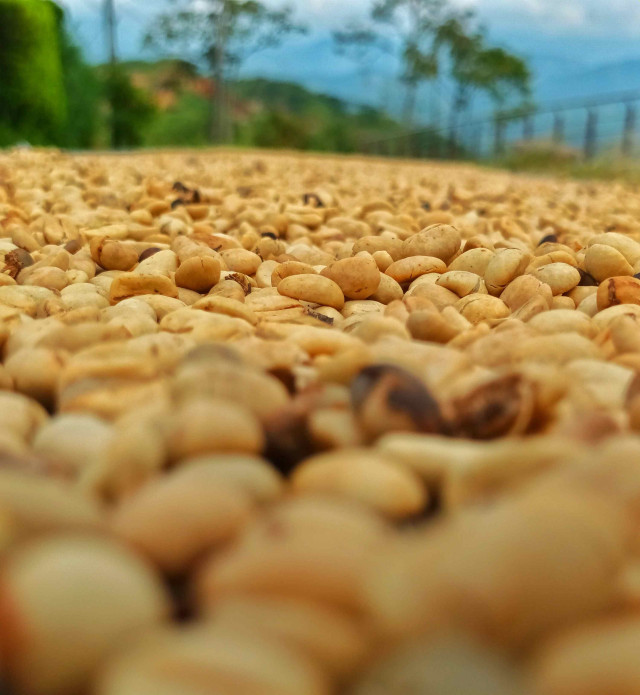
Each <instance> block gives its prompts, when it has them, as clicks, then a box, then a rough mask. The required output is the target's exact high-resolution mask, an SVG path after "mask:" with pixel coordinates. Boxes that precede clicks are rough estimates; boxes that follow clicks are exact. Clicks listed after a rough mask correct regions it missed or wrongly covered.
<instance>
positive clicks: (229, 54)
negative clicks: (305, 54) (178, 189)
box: [145, 0, 305, 142]
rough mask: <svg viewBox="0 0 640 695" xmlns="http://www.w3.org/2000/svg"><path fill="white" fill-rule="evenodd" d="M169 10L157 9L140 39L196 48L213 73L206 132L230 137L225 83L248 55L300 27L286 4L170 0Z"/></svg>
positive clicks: (221, 139) (253, 0)
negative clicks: (276, 5)
mask: <svg viewBox="0 0 640 695" xmlns="http://www.w3.org/2000/svg"><path fill="white" fill-rule="evenodd" d="M170 1H171V3H172V5H173V6H174V11H170V12H165V13H162V14H160V15H159V16H158V17H156V19H155V20H154V22H153V24H152V25H151V27H150V29H149V31H148V33H147V36H146V39H145V43H146V45H147V46H152V47H153V46H156V47H162V48H169V49H176V48H179V49H182V50H183V51H185V50H186V51H187V52H189V53H191V52H192V51H195V53H196V55H197V60H198V62H200V63H201V64H202V63H204V64H205V65H206V67H207V69H208V70H209V72H210V74H211V77H212V90H211V103H210V127H209V130H210V135H211V139H212V140H213V141H215V142H227V141H229V140H230V136H231V133H230V130H231V122H230V114H229V111H230V109H229V93H228V90H227V83H228V81H229V79H230V74H231V73H232V71H234V70H235V71H237V70H238V69H239V67H240V66H241V65H242V63H243V62H244V61H245V60H246V59H247V58H248V57H249V56H250V55H252V54H254V53H256V52H258V51H261V50H263V49H265V48H269V47H272V46H276V45H278V44H279V43H280V42H281V40H282V38H283V37H284V36H285V35H286V34H289V33H292V32H304V31H305V29H304V27H303V26H301V25H299V24H296V23H295V22H294V21H293V18H292V9H291V8H290V7H281V8H279V9H270V8H268V7H266V6H265V5H264V4H263V3H262V2H260V1H259V0H170Z"/></svg>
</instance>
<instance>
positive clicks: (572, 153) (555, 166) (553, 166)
mask: <svg viewBox="0 0 640 695" xmlns="http://www.w3.org/2000/svg"><path fill="white" fill-rule="evenodd" d="M490 166H493V167H500V168H502V169H508V170H509V171H516V172H532V173H541V174H553V175H554V176H561V177H565V178H574V179H591V180H601V181H622V182H625V183H640V159H633V158H629V157H623V156H622V155H621V154H620V153H619V152H618V151H614V150H609V151H603V152H602V153H601V154H599V155H598V156H597V157H595V158H593V159H590V160H585V159H584V158H583V157H582V156H581V153H579V152H578V151H576V150H572V149H570V148H567V147H557V146H554V145H550V144H538V145H537V146H535V147H528V148H518V147H515V148H513V149H512V150H511V151H510V152H508V153H507V154H506V155H505V156H504V157H500V158H497V159H494V160H492V161H491V162H490Z"/></svg>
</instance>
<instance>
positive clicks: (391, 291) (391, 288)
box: [371, 273, 403, 304]
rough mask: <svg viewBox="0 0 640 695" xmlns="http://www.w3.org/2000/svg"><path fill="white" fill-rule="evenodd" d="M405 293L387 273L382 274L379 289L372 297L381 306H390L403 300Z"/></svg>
mask: <svg viewBox="0 0 640 695" xmlns="http://www.w3.org/2000/svg"><path fill="white" fill-rule="evenodd" d="M402 295H403V291H402V287H400V284H399V283H398V282H397V281H396V280H394V279H393V278H392V277H390V276H389V275H387V274H386V273H380V284H379V285H378V289H377V290H376V291H375V292H374V293H373V294H372V295H371V299H373V300H375V301H376V302H380V303H381V304H390V303H391V302H393V301H396V300H398V299H402Z"/></svg>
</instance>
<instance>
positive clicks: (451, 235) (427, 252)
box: [402, 224, 461, 264]
mask: <svg viewBox="0 0 640 695" xmlns="http://www.w3.org/2000/svg"><path fill="white" fill-rule="evenodd" d="M460 244H461V237H460V232H459V231H458V230H457V229H456V228H455V227H452V226H451V225H448V224H434V225H431V226H430V227H426V228H425V229H423V230H422V231H421V232H418V233H417V234H414V235H413V236H410V237H409V238H408V239H407V240H406V241H404V242H403V243H402V256H403V257H404V258H407V257H409V256H435V257H436V258H439V259H440V260H442V261H444V263H445V264H447V263H449V262H450V261H451V259H452V258H453V256H454V255H455V254H456V253H457V251H458V250H459V248H460Z"/></svg>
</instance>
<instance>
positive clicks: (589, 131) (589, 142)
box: [584, 109, 598, 159]
mask: <svg viewBox="0 0 640 695" xmlns="http://www.w3.org/2000/svg"><path fill="white" fill-rule="evenodd" d="M597 137H598V113H597V111H596V110H595V109H589V110H588V111H587V125H586V128H585V131H584V158H585V159H593V156H594V155H595V153H596V140H597Z"/></svg>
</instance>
